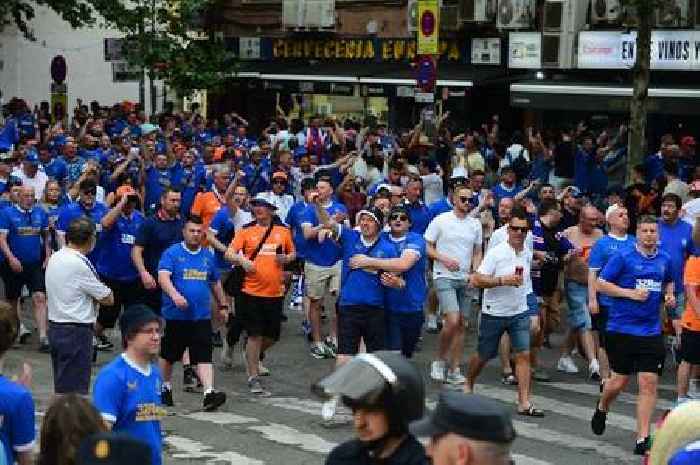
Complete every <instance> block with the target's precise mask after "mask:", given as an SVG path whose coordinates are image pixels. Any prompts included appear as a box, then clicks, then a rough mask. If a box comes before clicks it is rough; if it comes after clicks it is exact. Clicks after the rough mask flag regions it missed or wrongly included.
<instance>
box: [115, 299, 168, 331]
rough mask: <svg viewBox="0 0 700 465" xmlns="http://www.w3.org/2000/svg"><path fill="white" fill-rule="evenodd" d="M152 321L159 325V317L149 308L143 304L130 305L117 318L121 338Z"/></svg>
mask: <svg viewBox="0 0 700 465" xmlns="http://www.w3.org/2000/svg"><path fill="white" fill-rule="evenodd" d="M153 321H157V322H158V323H161V320H160V317H159V316H158V315H156V314H155V312H154V311H153V310H151V308H150V307H148V306H146V305H143V304H137V305H130V306H128V307H126V308H125V309H124V313H122V316H121V317H120V318H119V328H120V329H121V331H122V336H123V337H126V335H127V334H129V333H130V332H131V331H133V330H134V329H138V328H140V327H141V326H143V325H145V324H146V323H151V322H153Z"/></svg>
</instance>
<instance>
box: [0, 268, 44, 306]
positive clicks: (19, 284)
mask: <svg viewBox="0 0 700 465" xmlns="http://www.w3.org/2000/svg"><path fill="white" fill-rule="evenodd" d="M41 265H42V264H41V263H22V272H21V273H16V272H14V271H13V270H12V268H10V264H9V263H8V262H7V261H5V262H3V263H2V279H3V281H5V297H6V298H7V299H8V300H17V299H19V298H20V297H21V296H22V288H23V287H24V286H27V289H29V294H30V295H31V294H34V293H35V292H46V284H45V282H44V268H43V267H42V266H41Z"/></svg>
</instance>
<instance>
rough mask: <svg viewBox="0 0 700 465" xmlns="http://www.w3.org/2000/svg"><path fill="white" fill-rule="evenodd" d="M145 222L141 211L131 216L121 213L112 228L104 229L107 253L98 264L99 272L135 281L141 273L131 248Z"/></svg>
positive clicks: (118, 278) (110, 277) (123, 279)
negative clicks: (133, 258) (132, 259)
mask: <svg viewBox="0 0 700 465" xmlns="http://www.w3.org/2000/svg"><path fill="white" fill-rule="evenodd" d="M143 222H144V218H143V214H141V212H139V211H134V212H132V213H131V217H126V216H124V215H123V214H122V215H119V218H117V221H116V222H115V223H114V224H113V225H112V227H111V228H109V229H105V230H104V231H102V239H101V240H102V246H103V247H104V250H105V251H106V252H105V253H103V254H102V257H100V261H99V262H98V264H97V272H98V273H100V274H101V275H102V276H105V277H106V278H109V279H114V280H117V281H135V280H136V279H138V277H139V273H138V271H137V270H136V267H135V266H134V263H133V262H132V261H131V249H133V248H134V243H135V242H136V232H137V231H138V230H139V229H140V228H141V225H142V224H143Z"/></svg>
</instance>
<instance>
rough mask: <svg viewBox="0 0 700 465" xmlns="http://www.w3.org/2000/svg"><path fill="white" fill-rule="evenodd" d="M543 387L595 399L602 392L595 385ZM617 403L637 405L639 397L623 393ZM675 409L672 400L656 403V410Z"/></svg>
mask: <svg viewBox="0 0 700 465" xmlns="http://www.w3.org/2000/svg"><path fill="white" fill-rule="evenodd" d="M541 386H546V387H552V388H555V389H560V390H563V391H570V392H576V393H578V394H587V395H591V396H594V397H598V396H599V395H600V390H599V388H598V386H596V385H593V384H579V383H560V382H547V383H546V384H541ZM615 402H623V403H625V404H632V405H636V404H637V396H636V395H635V394H633V393H630V392H623V393H621V394H620V395H619V396H618V397H617V399H616V400H615ZM674 407H675V403H674V402H672V401H670V400H666V399H658V400H657V401H656V408H657V409H660V410H671V409H673V408H674Z"/></svg>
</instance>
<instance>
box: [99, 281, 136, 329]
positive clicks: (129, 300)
mask: <svg viewBox="0 0 700 465" xmlns="http://www.w3.org/2000/svg"><path fill="white" fill-rule="evenodd" d="M100 280H101V281H102V282H103V283H104V284H105V285H106V286H107V287H108V288H110V289H111V290H112V295H113V296H114V304H112V305H100V311H99V313H98V314H97V322H98V323H99V324H100V326H102V327H103V328H114V325H115V324H116V322H117V320H118V319H119V314H120V313H121V311H122V306H124V308H126V307H128V306H130V305H136V304H138V303H141V300H142V299H141V295H140V292H139V288H140V286H139V283H138V281H136V280H134V281H117V280H116V279H109V278H106V277H104V276H100Z"/></svg>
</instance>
